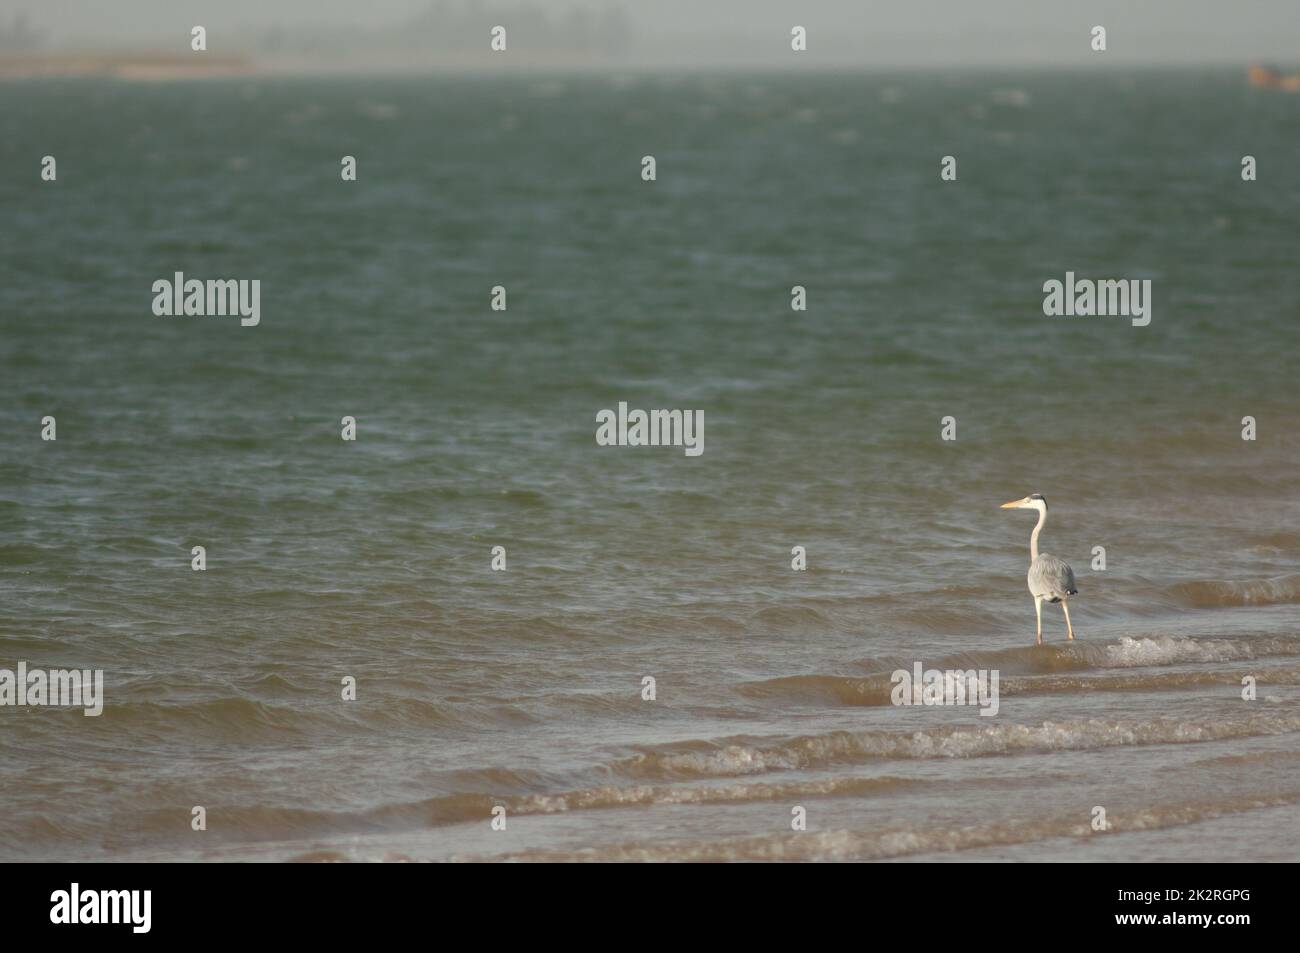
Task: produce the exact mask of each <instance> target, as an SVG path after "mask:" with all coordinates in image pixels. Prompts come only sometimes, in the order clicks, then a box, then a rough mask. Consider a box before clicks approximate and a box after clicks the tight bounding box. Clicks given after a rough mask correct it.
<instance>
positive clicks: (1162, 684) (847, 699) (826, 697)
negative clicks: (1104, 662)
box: [737, 663, 1300, 708]
mask: <svg viewBox="0 0 1300 953" xmlns="http://www.w3.org/2000/svg"><path fill="white" fill-rule="evenodd" d="M1131 664H1137V663H1131ZM926 667H927V668H930V667H939V668H940V669H941V670H942V667H941V666H926ZM909 671H910V670H909ZM1241 674H1242V673H1239V672H1234V671H1226V670H1222V669H1215V670H1213V671H1191V672H1155V673H1149V674H1147V673H1144V674H1132V675H1129V674H1098V675H1088V674H1082V675H1069V674H1064V675H1051V674H1045V675H1029V676H1007V677H1001V678H1000V679H999V682H998V694H999V696H1000V697H1005V696H1008V695H1069V694H1076V693H1095V692H1161V691H1186V690H1189V689H1194V688H1206V687H1213V686H1215V685H1221V686H1230V687H1235V688H1239V687H1240V685H1241ZM1249 674H1251V675H1254V676H1256V678H1257V679H1258V681H1259V683H1260V684H1261V685H1297V684H1300V669H1297V668H1270V669H1266V670H1263V671H1259V672H1250V673H1249ZM737 691H738V692H739V693H740V694H741V695H742V696H745V697H747V698H751V699H755V700H758V701H770V702H771V703H772V704H773V705H775V706H782V705H789V704H803V705H832V706H847V707H866V708H874V707H884V706H887V705H892V704H893V703H894V702H893V692H894V683H893V682H892V681H891V680H890V678H889V677H888V676H887V675H872V676H867V677H865V678H847V677H844V676H840V675H794V676H789V677H786V678H773V679H767V680H765V681H760V682H749V683H746V684H744V685H741V686H739V687H738V689H737Z"/></svg>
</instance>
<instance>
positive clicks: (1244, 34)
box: [0, 0, 1300, 68]
mask: <svg viewBox="0 0 1300 953" xmlns="http://www.w3.org/2000/svg"><path fill="white" fill-rule="evenodd" d="M443 2H444V4H446V5H450V6H452V7H463V8H465V9H468V10H470V11H471V14H470V18H471V19H472V18H474V17H479V16H481V17H482V18H483V20H484V24H485V26H484V40H483V42H484V44H485V45H486V42H487V39H486V29H487V27H490V26H491V25H492V24H493V23H496V22H501V23H503V24H505V25H506V27H507V29H509V26H510V16H509V14H508V13H503V12H502V11H503V9H506V10H509V9H511V8H516V9H517V8H519V7H521V6H531V7H533V8H534V9H538V10H543V11H546V12H547V13H550V14H553V15H556V16H561V17H562V16H563V15H565V14H567V13H569V12H570V11H571V10H572V9H573V8H575V7H578V8H585V9H588V10H590V9H596V8H601V7H610V6H615V7H622V8H623V9H624V10H625V11H626V12H627V15H628V20H629V24H630V36H629V49H627V50H626V51H624V55H622V56H621V57H620V59H621V60H622V61H624V62H625V63H627V64H629V65H679V66H688V67H695V68H708V67H710V66H755V67H762V66H772V65H775V66H833V67H842V66H854V65H856V66H864V67H871V66H877V65H879V66H898V65H924V66H933V65H966V64H1004V65H1019V64H1060V65H1064V66H1068V65H1081V64H1084V63H1087V62H1089V56H1090V55H1091V54H1090V51H1089V50H1088V39H1089V30H1090V28H1091V27H1092V26H1093V25H1094V24H1101V25H1103V26H1105V27H1106V29H1107V33H1108V46H1109V49H1108V51H1107V53H1106V54H1105V55H1106V56H1107V57H1109V58H1111V59H1113V60H1117V61H1122V62H1123V63H1124V64H1126V65H1131V64H1140V63H1225V64H1227V63H1232V64H1238V65H1241V64H1244V63H1246V62H1248V61H1252V60H1267V61H1276V62H1278V63H1280V64H1281V65H1287V66H1289V65H1294V64H1296V63H1298V62H1300V0H531V2H528V0H519V2H516V0H475V2H471V0H459V2H458V0H443ZM431 3H432V0H0V24H2V25H6V26H7V25H8V23H9V21H10V17H11V16H12V15H13V14H15V13H26V14H27V16H28V18H29V20H30V22H31V24H32V25H33V26H35V27H37V28H40V29H43V30H45V31H47V33H48V37H47V43H46V47H47V48H52V49H61V48H62V49H66V48H74V47H75V48H82V49H84V48H91V47H97V46H113V47H127V46H130V47H139V48H157V47H159V46H166V45H170V44H172V43H173V42H175V43H179V44H180V45H181V48H182V49H184V48H185V44H186V43H187V42H188V35H189V28H190V27H191V26H193V25H194V24H202V25H203V26H205V27H206V28H207V30H208V33H209V37H210V40H209V49H221V48H223V47H222V40H223V39H229V41H230V44H231V45H233V44H234V43H235V42H236V39H235V38H241V41H246V40H247V38H249V37H255V36H257V35H258V34H259V33H261V32H263V31H265V30H267V29H268V28H271V27H276V26H279V27H284V28H287V29H288V30H289V31H290V32H292V31H294V30H319V29H321V28H333V29H338V30H356V29H362V30H369V31H378V30H381V29H383V28H392V29H393V30H394V31H395V32H396V31H397V28H398V27H399V26H400V25H401V24H402V23H403V22H404V21H407V20H409V19H410V18H412V17H414V16H415V15H417V14H419V13H421V12H423V11H426V10H427V9H428V8H429V7H430V6H431ZM795 24H799V25H802V26H804V27H806V28H807V29H808V37H809V51H808V53H807V54H804V55H802V56H798V57H791V56H790V55H789V32H790V27H791V26H793V25H795ZM177 38H179V39H177ZM513 42H514V44H515V45H516V46H517V45H518V44H519V43H521V42H522V40H520V39H513ZM1092 62H1094V63H1095V62H1096V60H1095V59H1093V60H1092Z"/></svg>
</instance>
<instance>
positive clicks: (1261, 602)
mask: <svg viewBox="0 0 1300 953" xmlns="http://www.w3.org/2000/svg"><path fill="white" fill-rule="evenodd" d="M1169 592H1170V593H1171V594H1172V595H1173V596H1174V597H1175V598H1176V599H1178V600H1179V601H1181V602H1183V603H1185V604H1186V605H1188V606H1191V607H1193V608H1196V609H1221V608H1230V607H1234V606H1271V605H1295V604H1300V573H1291V574H1290V575H1287V576H1277V577H1276V578H1273V579H1255V580H1245V581H1235V582H1234V581H1226V580H1217V579H1209V580H1200V581H1196V582H1184V583H1179V584H1178V585H1176V586H1171V587H1170V589H1169Z"/></svg>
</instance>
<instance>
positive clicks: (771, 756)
mask: <svg viewBox="0 0 1300 953" xmlns="http://www.w3.org/2000/svg"><path fill="white" fill-rule="evenodd" d="M1289 731H1300V712H1288V711H1267V712H1257V713H1254V714H1252V715H1251V716H1250V717H1241V718H1227V719H1225V718H1220V719H1215V720H1205V721H1199V722H1194V721H1189V720H1187V719H1175V718H1160V719H1153V720H1149V721H1132V720H1111V719H1104V718H1090V719H1086V720H1082V721H1072V722H1068V723H1063V722H1061V723H1058V722H1052V721H1045V722H1043V723H1042V724H1040V725H1021V724H1006V723H1003V724H996V725H988V726H977V727H969V726H945V727H937V728H930V729H922V730H919V731H911V732H908V731H883V730H880V731H877V730H871V731H836V732H832V733H829V734H822V735H801V736H796V737H791V738H780V739H773V740H759V741H749V740H740V741H734V742H727V741H692V742H682V743H677V744H673V745H668V746H663V747H660V748H656V749H652V750H649V751H644V752H641V753H639V754H636V755H634V756H632V757H630V758H626V759H624V760H622V761H619V762H617V763H615V764H614V765H613V766H612V767H613V770H614V771H615V772H616V773H618V774H620V775H622V776H624V777H627V778H629V779H635V780H664V781H681V780H693V779H702V778H715V777H734V776H741V775H752V774H762V773H766V772H773V771H793V770H810V769H819V768H830V767H833V766H836V765H845V764H862V763H870V762H873V761H879V760H885V759H909V760H910V759H925V758H975V757H989V756H997V755H1006V754H1018V753H1021V752H1031V751H1091V750H1098V749H1103V748H1113V747H1119V746H1144V745H1158V744H1191V743H1196V742H1204V741H1220V740H1223V739H1229V738H1251V737H1260V736H1264V735H1275V734H1282V733H1285V732H1289Z"/></svg>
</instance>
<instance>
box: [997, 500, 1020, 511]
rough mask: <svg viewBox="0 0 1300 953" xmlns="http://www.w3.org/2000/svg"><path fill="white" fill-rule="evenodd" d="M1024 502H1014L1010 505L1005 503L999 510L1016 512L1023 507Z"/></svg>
mask: <svg viewBox="0 0 1300 953" xmlns="http://www.w3.org/2000/svg"><path fill="white" fill-rule="evenodd" d="M1024 502H1025V501H1024V500H1012V501H1011V502H1010V503H1003V504H1002V506H1000V507H999V509H1003V510H1014V509H1017V508H1018V507H1020V506H1021V505H1023V504H1024Z"/></svg>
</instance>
